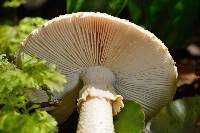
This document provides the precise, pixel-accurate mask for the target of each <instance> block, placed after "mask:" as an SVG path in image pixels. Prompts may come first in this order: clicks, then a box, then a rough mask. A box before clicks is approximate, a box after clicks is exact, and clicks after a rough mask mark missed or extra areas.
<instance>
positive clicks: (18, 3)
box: [3, 0, 27, 8]
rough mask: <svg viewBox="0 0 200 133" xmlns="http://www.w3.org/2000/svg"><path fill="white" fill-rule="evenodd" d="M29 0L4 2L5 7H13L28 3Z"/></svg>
mask: <svg viewBox="0 0 200 133" xmlns="http://www.w3.org/2000/svg"><path fill="white" fill-rule="evenodd" d="M26 1H27V0H5V2H4V3H3V6H4V7H13V8H17V7H19V6H21V5H23V4H25V3H26Z"/></svg>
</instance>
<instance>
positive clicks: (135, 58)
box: [22, 12, 177, 116]
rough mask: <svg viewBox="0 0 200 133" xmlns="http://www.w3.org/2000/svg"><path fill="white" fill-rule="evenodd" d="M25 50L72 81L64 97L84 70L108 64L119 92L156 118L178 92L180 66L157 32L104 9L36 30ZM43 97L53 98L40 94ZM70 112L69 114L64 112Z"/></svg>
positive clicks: (56, 20) (67, 17)
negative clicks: (178, 67)
mask: <svg viewBox="0 0 200 133" xmlns="http://www.w3.org/2000/svg"><path fill="white" fill-rule="evenodd" d="M22 50H23V51H24V52H25V53H27V54H29V55H35V56H36V57H38V58H41V59H45V60H47V61H48V62H49V63H53V64H56V66H57V68H58V69H59V70H60V72H61V73H62V74H64V75H66V77H67V80H68V83H67V84H66V85H65V90H64V92H63V93H55V95H54V99H60V98H62V97H63V96H64V95H65V93H68V92H70V91H72V90H73V89H74V88H75V87H76V86H77V84H78V83H79V82H80V80H79V77H80V74H81V72H82V71H83V70H85V69H86V68H88V67H92V66H103V67H106V68H108V69H109V70H111V71H112V72H113V73H114V75H115V78H116V82H115V83H114V85H113V86H114V88H115V89H116V90H115V91H116V92H117V93H118V94H120V95H122V96H123V97H124V99H127V100H134V101H136V102H138V103H139V104H141V105H142V106H143V107H144V110H145V114H146V115H147V116H152V115H153V114H155V113H156V111H158V110H159V109H160V108H161V107H163V106H164V105H165V104H167V103H168V102H169V101H170V100H171V99H172V98H173V95H174V94H175V91H176V89H175V88H176V78H177V69H176V67H175V63H174V61H173V59H172V57H171V55H170V53H169V52H168V49H167V47H166V46H165V45H164V44H163V43H162V42H161V41H160V40H159V39H158V38H157V37H156V36H154V34H152V33H150V32H149V31H147V30H145V29H143V28H142V27H140V26H137V25H136V24H134V23H131V22H129V21H127V20H124V19H120V18H116V17H113V16H110V15H107V14H104V13H93V12H80V13H73V14H66V15H62V16H59V17H57V18H54V19H52V20H50V21H48V22H47V23H45V24H44V25H43V26H42V27H40V28H38V29H36V30H34V31H33V32H32V33H31V34H30V35H29V36H28V37H27V38H26V39H25V41H24V42H23V44H22ZM36 95H38V96H39V97H40V101H47V96H46V95H45V94H43V93H41V92H37V94H36ZM63 113H64V112H63Z"/></svg>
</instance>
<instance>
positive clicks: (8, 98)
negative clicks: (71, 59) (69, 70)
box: [0, 55, 66, 133]
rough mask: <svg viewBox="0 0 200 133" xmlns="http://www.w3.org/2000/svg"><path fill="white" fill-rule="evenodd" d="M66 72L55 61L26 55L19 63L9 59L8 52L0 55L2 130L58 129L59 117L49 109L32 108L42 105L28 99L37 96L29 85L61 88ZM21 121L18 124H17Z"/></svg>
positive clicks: (41, 131)
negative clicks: (49, 61)
mask: <svg viewBox="0 0 200 133" xmlns="http://www.w3.org/2000/svg"><path fill="white" fill-rule="evenodd" d="M65 82H66V81H65V78H64V76H63V75H61V74H60V73H58V72H57V71H56V68H55V65H51V64H47V63H46V62H45V61H41V60H38V59H36V58H33V57H30V56H28V55H24V56H23V58H21V63H20V66H16V65H14V64H13V63H9V62H8V61H7V59H5V55H1V56H0V84H1V85H0V105H1V109H0V132H3V133H11V132H12V133H27V132H30V133H35V132H38V133H52V132H55V131H56V130H57V128H56V125H57V123H56V121H55V120H54V119H53V118H52V117H51V116H50V115H48V114H47V113H46V112H42V111H39V110H38V111H35V112H33V113H30V112H29V111H30V110H33V109H35V108H38V107H39V105H36V104H31V105H29V103H30V102H31V101H32V100H35V98H34V97H31V94H29V93H27V91H26V90H27V89H41V87H42V86H46V87H47V88H49V89H50V91H51V92H52V91H57V92H60V91H62V90H63V84H64V83H65ZM16 123H18V124H16Z"/></svg>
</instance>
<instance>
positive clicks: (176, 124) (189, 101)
mask: <svg viewBox="0 0 200 133" xmlns="http://www.w3.org/2000/svg"><path fill="white" fill-rule="evenodd" d="M199 118H200V97H191V98H183V99H180V100H177V101H175V102H172V103H171V104H169V105H168V106H167V107H164V108H163V109H161V110H160V112H159V113H158V114H157V115H156V116H155V117H154V118H153V119H152V121H151V125H150V130H151V131H152V132H153V133H199V132H200V127H199V126H198V122H197V120H198V119H199ZM198 121H199V120H198Z"/></svg>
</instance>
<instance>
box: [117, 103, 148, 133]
mask: <svg viewBox="0 0 200 133" xmlns="http://www.w3.org/2000/svg"><path fill="white" fill-rule="evenodd" d="M124 104H125V105H124V108H123V109H122V111H121V112H120V113H119V114H118V115H117V116H115V117H114V126H115V132H116V133H141V132H142V130H143V128H144V119H145V118H144V112H143V109H142V107H141V106H140V105H139V104H137V103H135V102H133V101H125V102H124Z"/></svg>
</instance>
